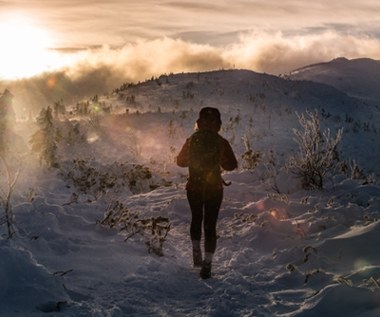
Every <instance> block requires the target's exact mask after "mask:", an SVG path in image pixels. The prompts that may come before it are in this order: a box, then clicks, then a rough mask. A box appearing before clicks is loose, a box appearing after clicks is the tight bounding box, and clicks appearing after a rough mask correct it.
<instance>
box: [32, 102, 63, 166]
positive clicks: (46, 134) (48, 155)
mask: <svg viewBox="0 0 380 317" xmlns="http://www.w3.org/2000/svg"><path fill="white" fill-rule="evenodd" d="M37 125H38V127H39V129H38V130H37V131H36V132H35V133H34V134H33V135H32V137H31V139H30V141H29V142H30V144H31V145H32V151H33V152H37V153H38V154H39V157H40V162H42V161H45V163H46V165H47V166H48V167H58V165H59V164H58V160H57V141H58V130H57V129H56V127H55V126H54V120H53V114H52V109H51V108H50V107H47V109H45V108H44V109H42V110H41V112H40V114H39V116H38V118H37Z"/></svg>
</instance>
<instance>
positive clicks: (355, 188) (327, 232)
mask: <svg viewBox="0 0 380 317" xmlns="http://www.w3.org/2000/svg"><path fill="white" fill-rule="evenodd" d="M166 77H167V79H166ZM160 81H161V86H160V85H158V84H157V81H155V80H153V81H147V82H146V83H143V84H141V85H135V86H133V87H130V88H128V90H124V91H121V92H120V93H119V94H118V95H114V96H107V97H102V98H101V100H100V101H101V102H104V103H105V104H106V105H112V107H113V108H112V109H113V110H112V114H100V115H98V117H96V118H97V119H99V125H96V126H94V121H93V118H92V120H90V118H89V117H88V116H74V115H73V116H71V117H69V118H68V119H67V120H71V121H64V119H63V118H61V122H60V127H61V128H62V131H63V132H64V133H63V139H64V140H65V142H66V143H65V142H61V143H60V147H59V153H58V154H59V157H60V165H61V169H60V170H57V169H54V168H52V169H47V168H46V167H44V166H43V165H42V166H41V165H40V164H39V162H38V158H37V157H36V156H35V154H31V153H30V152H29V149H28V146H27V143H28V140H29V137H30V135H32V134H33V132H34V131H35V129H36V126H35V125H33V124H32V123H31V122H21V121H19V122H18V123H17V125H16V127H15V131H14V132H13V133H14V135H13V137H15V136H18V138H20V136H21V137H22V139H23V140H24V142H21V141H19V142H18V143H17V146H16V145H14V147H17V150H18V151H21V153H22V155H21V154H19V156H17V157H18V159H17V160H16V159H14V158H13V157H11V158H6V159H7V162H8V163H9V164H10V166H11V167H12V169H13V168H15V169H17V168H18V169H19V170H20V175H19V178H18V181H17V183H16V186H15V189H14V192H13V194H12V211H13V215H14V221H15V224H14V227H15V231H16V233H15V235H14V236H13V237H12V238H11V239H7V234H6V226H5V225H2V226H1V227H0V230H1V233H2V237H1V239H0V253H1V255H0V262H1V265H0V280H1V287H0V316H7V317H20V316H31V317H40V316H65V317H66V316H75V317H78V316H94V317H98V316H99V317H100V316H110V317H111V316H112V317H119V316H260V317H269V316H282V317H285V316H286V317H291V316H297V317H300V316H302V317H312V316H326V317H328V316H334V317H336V316H345V317H350V316H360V317H374V316H378V315H379V313H380V291H379V288H380V286H379V283H380V282H379V280H380V256H379V255H378V252H377V246H378V244H379V242H380V241H378V240H379V239H380V232H379V231H380V225H379V222H378V219H379V213H380V186H379V184H378V182H377V181H376V179H377V177H378V175H379V173H380V170H379V168H378V164H377V158H378V154H379V149H380V147H379V141H378V133H379V132H378V131H380V130H376V131H375V130H371V131H367V130H366V129H364V128H362V126H359V125H357V126H356V129H355V131H354V124H355V122H357V121H355V120H363V121H364V120H367V119H368V120H371V121H370V122H371V123H373V124H374V125H375V127H376V129H378V122H379V112H378V110H377V109H376V108H374V107H369V106H364V104H363V103H361V101H360V100H358V99H355V98H351V97H348V96H347V95H345V94H343V93H341V92H339V91H337V90H335V89H333V88H331V87H329V86H326V85H319V84H313V83H310V82H305V83H304V82H298V81H296V82H292V81H289V80H284V79H281V78H277V77H274V76H268V75H264V74H257V73H253V72H248V71H225V72H223V71H220V72H215V73H201V74H180V75H170V76H164V77H160ZM190 82H191V83H192V85H189V83H190ZM186 85H187V86H186ZM186 87H187V88H186ZM184 91H185V92H186V91H187V92H189V93H190V94H184ZM192 94H193V97H189V96H190V95H192ZM128 95H129V96H130V95H134V96H135V102H133V103H130V102H128V101H126V96H128ZM260 96H261V97H260ZM250 97H254V98H250ZM252 99H254V101H252ZM204 105H210V106H217V107H218V108H220V110H221V112H222V118H223V130H222V132H221V133H222V134H223V136H225V137H226V138H228V139H229V141H230V142H231V144H232V146H233V149H234V151H235V153H236V155H237V157H238V158H240V157H241V154H242V153H243V152H244V144H243V142H242V141H241V138H242V136H243V135H246V136H249V138H250V140H251V141H252V147H253V149H254V150H255V151H261V152H262V153H263V159H262V161H261V162H260V164H259V165H258V166H257V167H256V168H255V169H254V170H253V171H252V170H244V169H242V168H241V167H240V168H239V169H238V170H236V171H233V172H228V173H225V174H224V175H223V177H224V178H225V180H227V181H231V182H232V185H231V186H228V187H225V197H224V202H223V205H222V207H221V210H220V215H219V221H218V236H219V238H218V247H217V251H216V254H215V258H214V263H213V277H212V278H211V279H208V280H201V279H200V278H199V275H198V273H199V272H198V270H197V269H194V268H192V262H191V261H192V259H191V242H190V238H189V223H190V212H189V207H188V203H187V200H186V194H185V182H186V173H187V172H186V170H185V169H181V168H179V167H177V166H175V164H174V163H173V160H174V157H175V155H176V153H178V150H179V148H180V146H181V145H182V144H183V142H184V141H185V138H186V137H188V136H189V135H190V134H191V133H192V131H193V126H194V122H195V120H196V117H197V113H198V111H199V109H200V108H201V107H202V106H204ZM318 105H320V107H319V108H318ZM314 107H315V108H318V109H319V110H320V111H321V109H322V107H323V108H324V111H325V112H326V113H330V115H329V116H328V115H326V116H325V117H323V119H322V123H323V126H324V127H329V128H331V130H332V131H333V132H334V131H336V130H337V129H338V128H341V127H344V129H345V134H344V135H343V140H344V142H343V144H342V149H341V155H342V159H347V160H348V159H351V160H355V161H357V162H358V163H360V164H359V165H360V168H361V169H363V173H364V174H365V175H372V174H373V178H371V180H372V181H371V182H368V179H367V180H365V179H363V178H360V177H359V178H356V179H354V178H353V177H351V176H350V175H347V174H344V173H342V172H339V171H337V172H336V173H335V174H334V175H331V177H330V178H329V180H328V182H326V188H325V189H323V190H319V191H317V190H304V189H302V186H300V184H299V181H298V180H297V179H296V178H295V177H294V175H291V174H289V173H287V172H286V170H285V168H284V165H285V162H286V159H287V157H288V155H289V154H290V153H291V152H292V151H297V144H296V143H295V141H294V137H293V132H292V129H293V128H297V129H298V128H299V124H298V123H297V116H296V112H298V113H301V112H304V111H306V110H307V109H313V108H314ZM126 109H128V113H126V112H127V111H126ZM137 111H138V112H137ZM345 114H347V115H352V116H353V118H354V122H351V121H345V120H344V119H342V118H344V115H345ZM334 116H335V117H334ZM337 116H341V120H336V119H337ZM70 122H78V123H79V124H80V133H81V134H82V135H83V136H84V138H83V139H82V141H78V142H71V141H73V140H71V141H70V140H69V138H68V137H67V134H65V133H66V132H67V130H68V129H69V127H70ZM69 141H70V142H69ZM363 141H365V142H363ZM363 143H364V145H363ZM364 146H365V147H368V148H370V149H371V150H370V151H369V152H370V153H367V152H368V151H367V152H366V151H363V147H364ZM12 150H14V149H12ZM271 152H272V153H271ZM272 156H273V157H272ZM73 160H77V161H78V160H82V162H84V163H83V164H84V165H83V166H85V167H86V168H88V169H87V171H94V170H95V171H97V173H98V174H97V175H98V176H99V175H100V176H103V177H104V179H107V181H109V180H110V179H114V178H113V177H115V178H116V181H115V182H114V183H113V184H114V185H113V187H109V188H106V189H101V187H99V186H98V185H99V183H97V185H96V186H98V187H96V186H95V185H94V186H93V187H91V190H87V191H86V190H85V188H82V190H81V189H80V187H78V183H77V184H75V181H74V178H70V177H68V175H72V174H69V172H70V171H71V170H73V171H74V172H78V169H75V167H78V165H75V164H76V163H74V162H73ZM374 160H375V161H374ZM239 163H240V166H241V160H240V162H239ZM139 164H141V165H143V166H148V167H149V169H150V171H151V172H152V178H149V179H147V178H145V179H144V178H141V177H140V176H136V175H134V176H133V177H135V179H133V180H134V181H136V182H129V181H130V180H131V177H132V176H131V175H132V174H129V173H132V172H131V171H136V170H134V169H133V168H134V167H135V166H137V165H139ZM3 170H4V169H3V167H2V172H3ZM89 173H91V172H89ZM2 175H4V174H2ZM139 175H141V174H139ZM77 177H79V176H78V175H77ZM107 177H108V178H107ZM128 177H129V178H128ZM88 179H89V178H88ZM275 185H276V186H275ZM1 188H2V192H1V196H2V197H4V194H3V193H4V192H6V189H7V180H6V177H4V176H3V177H2V179H1ZM95 188H97V189H96V190H95ZM115 201H118V202H120V203H121V204H122V206H123V208H124V210H128V211H129V212H130V213H133V214H136V215H138V217H139V218H140V219H153V218H155V217H163V218H168V219H169V220H170V231H169V232H168V235H167V237H166V240H165V241H164V244H163V256H159V255H157V254H155V253H154V252H148V248H147V245H146V242H147V240H146V238H147V237H146V236H143V235H139V234H135V235H133V236H129V235H128V232H125V231H120V227H118V226H115V227H113V228H110V227H109V226H106V225H102V224H101V221H102V219H104V217H105V214H106V211H107V210H110V208H111V207H112V206H114V205H112V203H114V202H115ZM0 211H1V213H3V204H2V205H1V209H0ZM1 215H2V214H1Z"/></svg>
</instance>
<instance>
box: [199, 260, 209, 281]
mask: <svg viewBox="0 0 380 317" xmlns="http://www.w3.org/2000/svg"><path fill="white" fill-rule="evenodd" d="M199 275H200V277H201V278H202V279H207V278H210V277H211V262H206V261H203V263H202V269H201V272H200V274H199Z"/></svg>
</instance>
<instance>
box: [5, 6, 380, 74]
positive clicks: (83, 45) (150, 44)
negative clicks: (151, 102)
mask: <svg viewBox="0 0 380 317" xmlns="http://www.w3.org/2000/svg"><path fill="white" fill-rule="evenodd" d="M379 27H380V2H378V1H377V0H361V1H354V0H343V1H331V0H330V1H327V0H315V1H312V2H311V1H303V0H265V1H263V0H256V1H252V0H213V1H158V0H144V1H142V0H127V1H122V0H109V1H97V0H92V1H90V0H79V1H78V0H75V1H72V0H64V1H63V0H54V1H44V0H30V1H27V0H25V1H21V0H10V1H6V0H5V1H0V38H1V41H2V45H1V50H0V78H1V79H15V78H24V77H30V76H34V75H36V74H39V73H41V72H46V71H54V70H59V69H66V71H67V72H68V73H70V74H71V75H72V76H75V74H77V73H78V72H80V71H83V70H84V69H90V68H96V67H99V66H104V65H105V66H107V67H110V68H114V69H115V70H119V71H120V70H123V71H125V72H127V73H128V75H129V77H130V78H131V79H133V80H140V79H143V78H147V77H148V76H152V75H159V74H162V73H169V72H182V71H204V70H212V69H220V68H246V69H251V70H255V71H258V72H268V73H272V74H280V73H286V72H289V71H291V70H293V69H295V68H297V67H302V66H304V65H307V64H311V63H316V62H323V61H328V60H331V59H333V58H336V57H340V56H345V57H347V58H357V57H370V58H374V59H379V58H380V31H379V30H380V28H379Z"/></svg>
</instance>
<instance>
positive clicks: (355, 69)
mask: <svg viewBox="0 0 380 317" xmlns="http://www.w3.org/2000/svg"><path fill="white" fill-rule="evenodd" d="M289 77H290V78H291V79H294V80H311V81H314V82H318V83H324V84H328V85H331V86H333V87H335V88H337V89H340V90H341V91H343V92H345V93H347V94H349V95H351V96H354V97H358V98H362V99H364V100H366V101H368V102H370V103H372V104H374V105H379V100H380V93H379V89H378V87H379V84H380V61H377V60H373V59H369V58H358V59H351V60H348V59H346V58H337V59H334V60H332V61H330V62H327V63H320V64H315V65H310V66H306V67H303V68H300V69H297V70H294V71H292V72H291V73H290V76H289Z"/></svg>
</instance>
